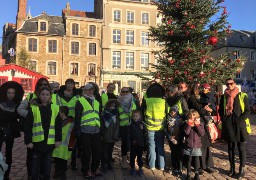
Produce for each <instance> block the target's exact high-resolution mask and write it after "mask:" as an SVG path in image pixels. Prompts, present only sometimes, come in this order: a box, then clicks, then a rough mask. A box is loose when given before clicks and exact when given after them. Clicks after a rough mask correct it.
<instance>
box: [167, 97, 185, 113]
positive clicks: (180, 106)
mask: <svg viewBox="0 0 256 180" xmlns="http://www.w3.org/2000/svg"><path fill="white" fill-rule="evenodd" d="M167 106H168V113H169V111H170V108H171V107H170V106H169V105H168V104H167ZM174 106H178V112H179V115H182V114H183V110H182V105H181V100H179V101H178V102H177V104H175V105H174Z"/></svg>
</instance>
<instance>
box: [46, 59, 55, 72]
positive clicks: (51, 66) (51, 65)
mask: <svg viewBox="0 0 256 180" xmlns="http://www.w3.org/2000/svg"><path fill="white" fill-rule="evenodd" d="M47 74H48V75H56V62H53V61H49V62H48V64H47Z"/></svg>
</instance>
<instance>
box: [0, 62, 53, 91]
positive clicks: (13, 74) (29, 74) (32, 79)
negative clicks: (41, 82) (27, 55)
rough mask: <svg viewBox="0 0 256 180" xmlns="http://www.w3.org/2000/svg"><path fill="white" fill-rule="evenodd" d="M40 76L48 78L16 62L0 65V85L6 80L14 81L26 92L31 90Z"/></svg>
mask: <svg viewBox="0 0 256 180" xmlns="http://www.w3.org/2000/svg"><path fill="white" fill-rule="evenodd" d="M42 77H44V78H47V79H48V77H47V76H44V75H42V74H40V73H37V72H35V71H32V70H29V69H27V68H24V67H22V66H19V65H16V64H6V65H3V66H0V86H1V85H2V84H3V83H4V82H6V81H16V82H18V83H20V84H21V85H22V87H23V89H24V91H25V92H26V93H30V92H33V91H34V90H35V84H36V82H37V81H38V79H40V78H42Z"/></svg>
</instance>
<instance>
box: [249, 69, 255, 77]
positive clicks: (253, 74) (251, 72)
mask: <svg viewBox="0 0 256 180" xmlns="http://www.w3.org/2000/svg"><path fill="white" fill-rule="evenodd" d="M250 77H251V79H254V78H255V70H250Z"/></svg>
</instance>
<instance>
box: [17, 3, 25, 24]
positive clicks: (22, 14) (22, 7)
mask: <svg viewBox="0 0 256 180" xmlns="http://www.w3.org/2000/svg"><path fill="white" fill-rule="evenodd" d="M26 11H27V0H18V14H17V17H16V28H17V29H19V28H21V25H22V23H23V21H24V20H25V19H26V17H27V14H26Z"/></svg>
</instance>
